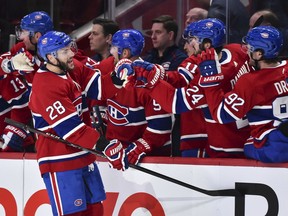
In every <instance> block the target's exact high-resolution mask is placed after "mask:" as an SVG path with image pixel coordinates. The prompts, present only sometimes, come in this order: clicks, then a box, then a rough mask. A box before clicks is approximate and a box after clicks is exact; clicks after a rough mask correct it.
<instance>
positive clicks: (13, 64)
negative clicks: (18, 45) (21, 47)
mask: <svg viewBox="0 0 288 216" xmlns="http://www.w3.org/2000/svg"><path fill="white" fill-rule="evenodd" d="M33 66H34V57H33V56H32V55H31V54H30V53H29V52H28V51H25V52H20V53H18V54H16V55H15V56H13V57H12V58H11V59H4V60H3V61H2V65H1V67H2V69H3V70H4V71H5V72H6V73H11V72H13V71H18V72H19V73H20V74H21V75H23V74H25V73H27V72H31V71H34V68H33Z"/></svg>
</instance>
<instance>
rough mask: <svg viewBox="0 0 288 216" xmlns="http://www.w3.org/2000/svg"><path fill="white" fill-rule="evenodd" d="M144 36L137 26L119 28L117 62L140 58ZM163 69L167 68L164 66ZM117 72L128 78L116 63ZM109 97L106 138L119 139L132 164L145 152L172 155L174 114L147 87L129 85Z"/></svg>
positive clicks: (114, 47) (114, 44)
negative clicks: (153, 96)
mask: <svg viewBox="0 0 288 216" xmlns="http://www.w3.org/2000/svg"><path fill="white" fill-rule="evenodd" d="M143 47H144V37H143V35H142V33H141V32H139V31H137V30H134V29H124V30H119V31H117V32H116V33H115V34H114V35H113V38H112V47H111V53H112V54H113V56H114V57H115V60H116V62H118V64H119V63H121V62H124V63H125V62H130V63H131V61H135V60H137V59H139V56H140V54H141V52H142V49H143ZM159 70H162V71H165V70H164V68H163V67H162V66H159ZM115 71H116V75H117V77H120V78H121V80H124V77H125V76H126V73H127V71H126V69H124V70H122V69H121V66H120V67H117V66H116V69H115ZM123 85H124V88H122V89H121V90H120V91H119V92H118V93H117V94H116V95H115V96H114V97H112V98H110V99H109V100H107V107H108V120H109V121H108V124H107V131H106V137H107V138H108V139H111V138H117V139H119V140H120V141H121V142H122V143H123V145H124V146H125V147H127V149H126V152H127V156H128V161H129V163H132V164H137V163H138V162H139V161H140V160H141V158H142V157H143V156H145V155H155V156H169V155H170V154H171V142H170V135H171V130H172V114H171V113H167V112H166V111H164V110H163V109H162V108H161V106H160V105H159V104H158V103H156V101H155V100H154V99H153V98H151V97H150V95H149V92H148V93H147V91H146V89H143V88H139V89H136V88H134V87H133V86H131V85H125V82H124V84H123Z"/></svg>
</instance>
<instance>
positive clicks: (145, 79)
mask: <svg viewBox="0 0 288 216" xmlns="http://www.w3.org/2000/svg"><path fill="white" fill-rule="evenodd" d="M131 65H132V67H133V69H134V73H135V74H134V79H135V80H136V81H135V82H136V83H135V86H136V87H146V88H153V87H154V86H155V85H156V84H157V83H158V82H159V80H161V79H164V77H165V69H164V68H163V67H162V66H161V65H158V64H152V63H150V62H146V61H143V60H136V61H134V62H133V63H132V64H131Z"/></svg>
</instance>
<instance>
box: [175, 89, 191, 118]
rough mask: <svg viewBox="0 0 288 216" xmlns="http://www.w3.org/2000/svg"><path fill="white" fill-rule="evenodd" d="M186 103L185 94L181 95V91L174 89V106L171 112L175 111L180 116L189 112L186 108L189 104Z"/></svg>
mask: <svg viewBox="0 0 288 216" xmlns="http://www.w3.org/2000/svg"><path fill="white" fill-rule="evenodd" d="M183 94H184V95H183ZM174 100H175V99H174ZM187 103H188V102H187V101H186V97H185V93H183V91H181V89H176V104H175V105H174V106H175V108H173V112H174V110H175V111H176V114H180V113H182V112H187V111H189V110H190V109H189V108H188V107H187V106H189V104H187Z"/></svg>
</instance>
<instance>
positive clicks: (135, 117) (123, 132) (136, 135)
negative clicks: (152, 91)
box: [106, 86, 172, 151]
mask: <svg viewBox="0 0 288 216" xmlns="http://www.w3.org/2000/svg"><path fill="white" fill-rule="evenodd" d="M107 112H108V118H109V121H108V123H107V131H106V137H107V138H108V139H113V138H116V139H118V140H120V141H121V142H122V143H123V145H124V146H127V145H129V144H131V143H132V142H135V141H137V140H138V139H140V138H142V139H144V140H145V141H146V142H147V143H148V144H149V145H150V146H151V148H152V151H153V150H157V148H158V147H162V146H164V145H165V144H167V143H169V142H170V135H171V128H172V114H170V113H167V112H166V111H164V110H163V109H162V107H161V106H160V105H159V104H158V103H156V101H155V100H153V99H152V98H151V97H150V96H149V91H147V90H146V89H143V88H134V87H133V86H126V87H125V88H122V89H121V90H120V91H119V92H118V93H117V94H116V95H115V96H114V97H112V98H110V99H108V100H107Z"/></svg>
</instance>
